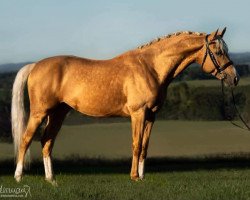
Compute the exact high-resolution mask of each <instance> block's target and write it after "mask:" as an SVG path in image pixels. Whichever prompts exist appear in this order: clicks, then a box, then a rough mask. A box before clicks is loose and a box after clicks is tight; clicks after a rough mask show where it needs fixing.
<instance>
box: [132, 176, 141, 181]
mask: <svg viewBox="0 0 250 200" xmlns="http://www.w3.org/2000/svg"><path fill="white" fill-rule="evenodd" d="M130 178H131V180H132V181H136V182H137V181H139V180H140V178H139V177H138V176H131V177H130Z"/></svg>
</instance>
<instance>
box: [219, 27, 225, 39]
mask: <svg viewBox="0 0 250 200" xmlns="http://www.w3.org/2000/svg"><path fill="white" fill-rule="evenodd" d="M226 30H227V27H225V28H224V29H223V30H222V32H221V35H220V36H221V37H223V35H224V34H225V32H226Z"/></svg>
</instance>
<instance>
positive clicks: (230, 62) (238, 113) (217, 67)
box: [201, 34, 250, 131]
mask: <svg viewBox="0 0 250 200" xmlns="http://www.w3.org/2000/svg"><path fill="white" fill-rule="evenodd" d="M208 37H209V34H208V35H206V52H205V55H204V57H203V61H202V64H201V67H203V65H204V63H205V61H206V58H207V55H209V57H210V59H211V60H212V62H213V64H214V67H215V68H216V70H217V72H216V74H215V76H216V75H217V74H221V75H223V76H222V79H221V91H222V97H223V106H224V112H225V90H224V83H223V79H224V78H225V75H226V74H223V71H224V70H225V69H226V68H227V67H229V66H230V65H233V61H231V60H230V59H229V58H228V59H229V62H227V63H225V64H224V65H223V66H220V65H219V63H218V62H217V60H216V58H215V56H214V54H213V52H212V51H211V49H210V48H209V45H210V44H211V42H209V41H208ZM231 95H232V99H233V105H234V109H235V111H236V113H237V115H238V116H239V118H240V120H241V121H242V123H243V124H244V125H245V127H246V128H244V127H242V126H240V125H238V124H236V123H235V122H233V121H232V118H229V117H226V118H227V120H229V121H230V122H231V124H233V125H234V126H237V127H239V128H241V129H244V130H248V131H250V126H249V125H248V124H247V123H246V121H245V120H244V118H243V117H242V115H241V113H240V112H239V110H238V108H237V106H236V102H235V95H234V91H233V88H231Z"/></svg>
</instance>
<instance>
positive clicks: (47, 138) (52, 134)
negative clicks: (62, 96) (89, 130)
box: [41, 104, 70, 184]
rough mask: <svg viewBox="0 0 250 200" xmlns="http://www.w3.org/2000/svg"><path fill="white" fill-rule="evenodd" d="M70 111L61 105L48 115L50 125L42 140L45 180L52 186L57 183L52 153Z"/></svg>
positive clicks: (67, 107) (64, 105) (66, 106)
mask: <svg viewBox="0 0 250 200" xmlns="http://www.w3.org/2000/svg"><path fill="white" fill-rule="evenodd" d="M69 110H70V107H69V106H68V105H66V104H60V105H59V106H58V107H56V108H55V109H54V110H53V111H52V112H51V113H50V114H49V115H48V123H47V126H46V128H45V132H44V134H43V136H42V139H41V143H42V148H43V149H42V153H43V162H44V170H45V180H47V181H49V182H51V183H52V184H56V182H55V180H54V174H53V167H52V161H51V152H52V148H53V144H54V142H55V138H56V135H57V133H58V132H59V130H60V128H61V126H62V123H63V120H64V119H65V116H66V114H67V113H68V112H69Z"/></svg>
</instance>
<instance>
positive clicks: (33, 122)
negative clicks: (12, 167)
mask: <svg viewBox="0 0 250 200" xmlns="http://www.w3.org/2000/svg"><path fill="white" fill-rule="evenodd" d="M45 116H46V113H44V112H39V113H30V117H29V121H28V124H27V128H26V131H25V133H24V135H23V137H22V141H21V144H20V148H19V151H18V160H17V167H16V171H15V179H16V181H17V182H19V181H20V180H21V178H22V173H23V164H24V156H25V153H26V151H27V149H28V147H29V145H30V143H31V141H32V138H33V136H34V134H35V132H36V129H37V127H38V126H39V125H40V124H41V122H42V120H43V118H44V117H45Z"/></svg>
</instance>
